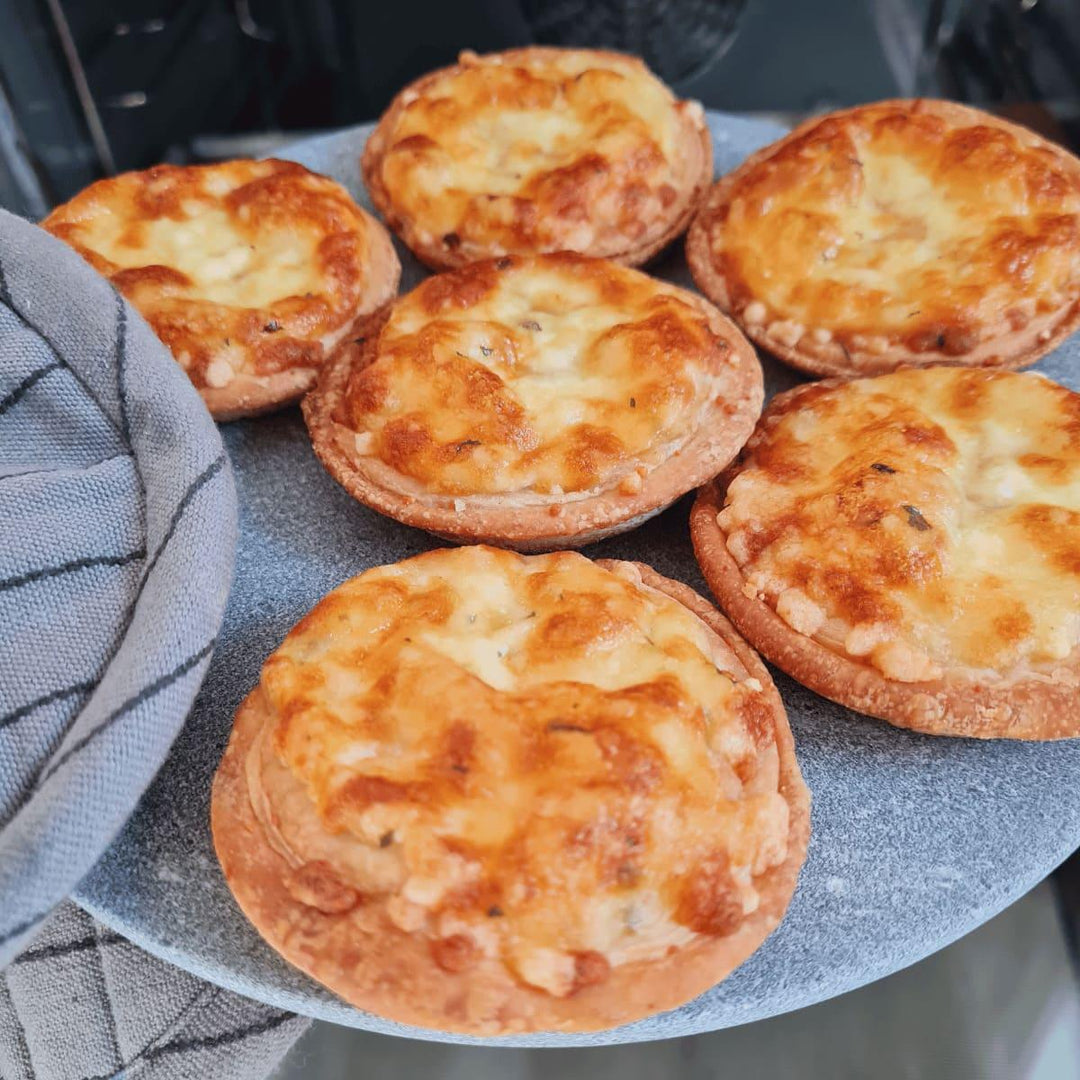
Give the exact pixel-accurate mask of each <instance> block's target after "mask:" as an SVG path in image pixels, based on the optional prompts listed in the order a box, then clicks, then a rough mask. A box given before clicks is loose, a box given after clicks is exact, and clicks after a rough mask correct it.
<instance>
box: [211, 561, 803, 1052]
mask: <svg viewBox="0 0 1080 1080" xmlns="http://www.w3.org/2000/svg"><path fill="white" fill-rule="evenodd" d="M599 565H600V566H605V567H607V568H610V567H612V566H613V565H617V564H614V563H612V562H610V561H601V562H600V563H599ZM632 565H634V566H635V567H636V569H637V570H638V572H639V573H640V575H641V580H642V582H643V583H644V584H645V585H647V586H649V587H651V588H654V589H657V590H659V591H661V592H663V593H666V594H667V595H668V596H670V597H672V598H673V599H675V600H676V601H678V602H679V603H681V604H682V605H683V606H684V607H687V608H689V610H691V611H692V612H693V613H694V614H695V615H697V616H698V617H699V618H700V619H702V621H703V622H705V623H706V625H707V626H708V627H709V628H710V629H711V630H712V631H713V632H714V633H715V634H716V635H717V636H718V637H719V638H720V639H721V640H722V641H723V642H724V643H725V644H726V645H727V646H728V648H730V650H731V651H732V652H733V653H734V654H735V656H736V658H737V659H738V661H739V662H740V663H741V664H742V665H743V667H744V668H745V669H746V672H747V673H748V675H750V676H753V677H755V678H757V679H758V680H759V681H760V682H761V684H762V686H763V687H764V688H765V692H766V694H767V695H768V697H769V699H770V703H771V705H772V709H773V715H774V717H775V739H776V748H777V753H778V757H779V792H780V794H781V795H782V796H783V798H784V799H785V801H786V802H787V804H788V809H789V826H788V850H787V856H786V858H785V859H784V861H783V862H782V863H780V864H778V865H777V866H774V867H772V868H770V869H769V870H768V871H766V872H765V873H764V874H761V875H759V876H758V877H756V878H755V885H756V887H757V890H758V892H759V894H760V897H761V904H760V906H759V907H758V909H757V910H756V911H754V912H753V913H752V914H751V915H749V916H747V918H746V919H745V920H744V921H743V923H742V924H741V925H740V927H739V929H738V930H736V931H735V932H734V933H733V934H730V935H728V936H727V937H706V938H702V939H700V940H698V941H696V942H694V943H693V944H692V945H690V946H688V947H686V948H682V949H678V950H676V951H674V952H673V953H671V954H670V955H667V956H664V957H662V958H659V959H656V960H652V961H638V962H635V963H631V964H626V965H622V966H619V967H616V968H613V969H612V971H611V974H610V976H609V978H608V979H607V980H606V981H605V982H603V983H600V984H595V985H592V986H586V987H583V988H582V989H580V990H579V991H577V992H576V993H574V994H572V995H570V996H569V997H564V998H557V997H553V996H552V995H550V994H547V993H546V992H544V991H542V990H538V989H535V988H533V987H530V986H527V985H525V984H523V983H519V982H518V981H517V980H516V979H514V978H513V976H511V975H510V974H509V972H508V971H507V970H506V968H505V967H504V966H503V965H502V963H501V962H500V961H498V960H486V961H482V962H481V964H480V965H479V966H478V967H475V968H473V969H472V970H470V971H468V972H466V973H451V972H447V971H445V970H443V969H442V968H440V967H438V966H437V965H436V964H435V963H434V961H433V960H432V958H431V954H430V951H429V947H428V944H427V941H426V939H425V938H424V937H422V936H420V935H412V934H409V933H406V932H405V931H403V930H401V929H400V928H399V927H397V926H396V925H395V924H394V923H393V922H391V921H390V919H389V918H388V917H387V915H386V913H385V908H384V902H383V901H378V900H376V901H371V902H368V903H363V902H362V903H361V904H360V905H358V906H357V907H355V908H354V909H353V910H352V911H349V912H346V913H344V914H339V915H327V914H324V913H322V912H321V911H318V910H316V909H314V908H311V907H307V906H306V905H304V904H301V903H299V902H298V901H297V900H296V899H294V897H293V896H292V894H291V893H290V892H289V891H288V889H287V888H286V886H285V885H284V883H283V880H284V876H285V874H286V872H287V870H288V869H289V867H288V864H287V863H286V861H285V860H284V859H283V858H282V856H281V855H280V854H278V852H277V851H276V850H275V849H274V848H273V847H271V846H270V844H269V843H268V841H267V839H266V836H265V834H264V832H263V829H262V826H261V825H260V824H259V822H258V820H257V818H256V817H255V814H254V811H253V810H252V806H251V801H250V798H249V796H248V787H247V778H246V775H245V760H246V758H247V755H248V752H249V750H250V749H251V746H252V742H253V740H254V739H255V737H256V735H257V734H258V732H259V730H260V728H261V727H262V725H263V724H264V723H265V722H266V719H267V716H266V711H265V710H266V706H265V702H264V700H263V697H262V694H261V691H260V690H259V689H258V688H256V689H255V690H254V691H253V692H252V693H251V694H250V695H249V696H248V697H247V699H246V700H245V701H244V702H243V704H242V705H241V706H240V709H239V711H238V712H237V715H236V721H235V725H234V727H233V732H232V736H231V738H230V740H229V744H228V748H227V749H226V751H225V756H224V758H223V759H222V762H221V765H220V767H219V768H218V771H217V774H216V775H215V777H214V783H213V793H212V801H211V826H212V830H213V839H214V847H215V849H216V851H217V855H218V859H219V861H220V863H221V867H222V871H223V873H224V875H225V879H226V881H227V882H228V885H229V888H230V889H231V890H232V893H233V896H234V897H235V898H236V901H237V903H238V904H239V905H240V908H241V909H242V910H243V912H244V914H245V915H246V916H247V917H248V919H249V920H250V921H251V922H252V923H253V924H254V926H255V928H256V929H257V930H258V931H259V933H260V934H261V935H262V936H263V938H265V939H266V941H267V942H268V943H269V944H270V945H271V946H272V947H273V948H274V949H275V950H276V951H277V952H278V953H280V954H281V955H282V956H283V957H284V958H285V959H286V960H288V961H289V962H290V963H291V964H293V965H295V966H296V967H298V968H300V969H301V970H302V971H304V972H306V973H307V974H309V975H311V976H312V977H313V978H315V979H317V980H318V981H319V982H321V983H323V984H324V985H325V986H327V987H329V988H330V989H331V990H333V991H334V992H335V993H337V994H338V995H339V996H341V997H342V998H343V999H344V1000H345V1001H347V1002H349V1003H350V1004H352V1005H355V1006H356V1007H358V1008H360V1009H364V1010H367V1011H369V1012H372V1013H376V1014H377V1015H379V1016H383V1017H386V1018H388V1019H391V1020H394V1021H397V1022H398V1023H402V1024H412V1025H416V1026H418V1027H427V1028H432V1029H435V1030H438V1031H447V1032H458V1033H462V1034H468V1035H477V1036H495V1035H511V1034H518V1033H522V1032H527V1031H562V1032H570V1031H596V1030H601V1029H604V1028H610V1027H615V1026H617V1025H619V1024H625V1023H629V1022H631V1021H633V1020H638V1019H640V1018H642V1017H645V1016H649V1015H651V1014H653V1013H656V1012H661V1011H663V1010H665V1009H671V1008H675V1007H676V1006H678V1005H681V1004H683V1003H684V1002H686V1001H688V1000H690V999H691V998H693V997H695V996H697V995H698V994H700V993H702V992H704V991H705V990H707V989H709V987H711V986H713V985H715V984H716V983H718V982H720V981H721V980H722V979H723V978H725V977H726V976H727V975H728V974H730V973H731V972H732V971H733V970H734V969H735V968H737V967H738V966H739V965H740V964H742V963H743V962H744V961H745V960H746V959H747V958H748V957H749V956H750V955H751V954H752V953H754V952H755V951H756V950H757V948H758V947H759V946H760V945H761V943H762V942H763V941H764V940H765V939H766V938H767V937H768V936H769V934H771V933H772V931H773V930H774V929H775V928H776V926H777V925H779V923H780V920H781V919H782V918H783V915H784V912H785V911H786V910H787V907H788V904H789V902H790V900H791V897H792V894H793V893H794V890H795V884H796V881H797V880H798V876H799V871H800V869H801V867H802V864H803V862H804V861H805V859H806V849H807V844H808V841H809V834H810V795H809V792H808V791H807V788H806V785H805V784H804V783H803V780H802V775H801V773H800V771H799V766H798V762H797V761H796V758H795V748H794V742H793V739H792V736H791V729H790V727H789V726H788V721H787V715H786V713H785V712H784V706H783V703H782V702H781V700H780V696H779V694H778V693H777V691H776V688H775V687H774V686H773V683H772V680H771V678H770V676H769V673H768V671H767V670H766V668H765V666H764V664H762V662H761V660H760V659H759V658H758V656H757V655H756V654H755V653H754V652H753V650H752V649H750V647H749V646H748V645H747V644H746V642H745V641H743V639H742V638H741V637H740V636H739V635H738V633H737V632H736V631H735V629H734V628H733V627H732V626H731V624H730V623H729V622H728V621H727V620H726V619H725V618H724V617H723V616H722V615H721V614H720V613H719V612H718V611H717V610H716V609H715V608H714V607H713V606H712V605H711V604H710V603H708V601H706V600H704V599H703V598H702V597H700V596H699V595H698V594H697V593H696V592H694V591H693V590H692V589H690V588H689V587H687V586H686V585H682V584H680V583H679V582H675V581H671V580H669V579H667V578H664V577H662V576H661V575H659V574H657V573H656V572H655V571H653V570H651V569H650V568H649V567H647V566H644V565H642V564H640V563H636V564H632ZM466 998H469V999H470V1000H471V1002H472V1005H471V1007H469V1008H467V1007H466V1004H465V1002H466Z"/></svg>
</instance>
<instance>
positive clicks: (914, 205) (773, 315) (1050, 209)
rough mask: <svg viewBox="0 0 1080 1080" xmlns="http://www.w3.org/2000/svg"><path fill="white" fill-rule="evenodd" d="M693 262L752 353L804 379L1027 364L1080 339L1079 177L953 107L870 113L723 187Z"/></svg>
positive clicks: (711, 201) (827, 121) (1062, 155)
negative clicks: (911, 368) (1075, 335)
mask: <svg viewBox="0 0 1080 1080" xmlns="http://www.w3.org/2000/svg"><path fill="white" fill-rule="evenodd" d="M762 251H767V252H768V253H769V255H768V258H767V259H762V258H761V254H760V253H761V252H762ZM686 257H687V261H688V262H689V264H690V269H691V272H692V273H693V276H694V280H695V281H696V282H697V284H698V286H699V287H700V288H701V290H702V291H703V292H704V293H705V294H706V296H708V297H710V298H711V299H712V300H713V301H714V302H715V303H716V304H718V305H719V306H720V307H721V308H722V309H723V310H724V311H727V312H729V313H731V315H732V316H733V318H735V320H736V321H737V322H738V323H739V325H740V326H741V327H742V328H743V330H744V331H745V332H746V334H747V335H748V336H749V337H750V338H751V340H752V341H754V342H755V343H756V344H757V345H760V346H761V347H762V348H764V349H767V350H768V351H769V352H771V353H773V354H774V355H776V356H778V357H780V358H781V359H782V360H784V361H786V362H787V363H789V364H791V365H792V366H793V367H797V368H801V369H802V370H804V371H810V372H815V373H818V374H823V375H857V374H863V375H871V374H876V373H878V372H884V371H891V370H893V369H894V368H896V367H899V366H901V365H924V364H938V363H948V364H964V365H1000V366H1004V367H1022V366H1024V365H1026V364H1031V363H1034V361H1036V360H1038V359H1039V357H1041V356H1044V355H1045V354H1046V353H1048V352H1050V351H1051V350H1052V349H1054V348H1055V347H1056V346H1057V345H1059V344H1060V343H1061V342H1062V341H1063V340H1064V339H1065V338H1066V337H1068V335H1070V334H1071V333H1072V332H1073V331H1074V330H1075V329H1076V328H1077V326H1078V325H1080V162H1078V161H1077V160H1076V158H1074V157H1073V156H1072V155H1070V154H1068V153H1067V152H1066V151H1064V150H1063V149H1062V148H1061V147H1058V146H1055V145H1053V144H1051V143H1049V142H1047V141H1046V140H1045V139H1042V138H1040V137H1039V136H1038V135H1036V134H1035V133H1034V132H1032V131H1029V130H1028V129H1026V128H1022V127H1019V126H1017V125H1015V124H1010V123H1008V122H1006V121H1004V120H999V119H997V118H996V117H993V116H990V115H988V114H986V113H983V112H980V111H979V110H976V109H971V108H968V107H967V106H963V105H956V104H953V103H952V102H947V101H929V100H913V101H883V102H880V103H877V104H874V105H864V106H859V107H858V108H854V109H847V110H844V111H842V112H837V113H832V114H829V115H827V116H824V117H816V118H814V119H812V120H808V121H806V122H805V123H804V124H801V125H799V126H798V127H797V128H795V130H794V131H792V132H791V134H789V135H787V136H786V137H785V138H783V139H780V140H779V141H778V142H775V143H773V144H772V145H770V146H767V147H765V148H764V149H762V150H760V151H758V152H757V153H756V154H753V155H751V156H750V157H749V158H748V159H747V160H746V161H745V162H744V163H743V164H742V165H741V166H739V168H737V169H735V170H734V171H733V172H731V173H729V174H728V175H727V176H725V177H723V178H721V180H720V181H719V182H718V183H717V184H715V185H714V186H713V188H712V190H711V191H710V193H709V195H708V196H707V198H706V200H705V204H704V206H703V208H702V210H701V212H700V213H699V214H698V216H697V218H696V219H695V221H694V224H693V226H692V227H691V229H690V232H689V234H688V235H687V241H686Z"/></svg>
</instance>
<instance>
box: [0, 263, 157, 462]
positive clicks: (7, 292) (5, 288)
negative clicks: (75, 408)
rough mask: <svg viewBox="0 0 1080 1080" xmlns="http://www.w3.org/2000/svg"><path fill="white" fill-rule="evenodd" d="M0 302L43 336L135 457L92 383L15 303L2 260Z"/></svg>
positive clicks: (51, 349) (59, 360) (129, 444)
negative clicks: (93, 388)
mask: <svg viewBox="0 0 1080 1080" xmlns="http://www.w3.org/2000/svg"><path fill="white" fill-rule="evenodd" d="M0 302H2V303H4V304H6V305H7V307H8V309H9V310H10V311H11V313H12V314H13V315H14V316H15V318H17V319H18V320H19V322H21V323H22V324H23V326H25V327H26V328H27V329H28V330H30V331H31V332H32V333H34V334H36V335H37V336H38V337H39V338H41V340H42V341H44V342H45V344H46V346H47V347H48V349H49V352H51V353H52V354H53V356H55V357H56V359H57V361H58V362H59V364H60V365H61V366H62V367H63V368H65V369H66V370H67V371H68V373H69V374H70V375H71V377H72V378H73V379H74V380H75V381H76V382H77V383H78V384H79V386H80V387H82V390H83V392H84V393H85V394H86V396H87V397H88V398H89V399H90V400H91V401H92V402H93V403H94V404H95V405H96V406H97V407H98V411H99V412H100V413H101V415H102V416H103V417H104V418H105V420H106V421H107V422H108V423H109V426H110V427H111V428H112V429H113V430H114V431H115V432H116V434H117V435H119V436H120V440H121V442H123V444H124V449H125V450H127V452H128V453H129V454H131V456H132V457H134V456H135V453H134V451H133V450H132V448H131V443H130V442H129V441H128V440H127V439H125V438H124V433H123V431H122V430H121V429H120V425H118V424H117V422H116V421H115V420H114V419H113V418H112V417H111V416H110V415H109V410H108V409H106V408H105V406H104V405H102V404H101V402H100V401H99V400H98V396H97V394H95V393H94V391H93V390H92V389H91V388H90V385H89V384H88V383H87V381H86V380H85V379H84V378H83V377H82V376H81V375H80V374H79V373H78V372H77V371H76V370H75V369H74V368H73V367H72V366H71V365H70V364H69V363H68V362H67V360H66V358H65V357H64V356H63V354H62V353H61V352H60V350H59V349H58V348H57V347H56V345H55V343H54V342H53V340H52V338H51V337H49V335H48V334H46V333H45V331H44V330H42V329H41V327H40V326H38V325H37V324H36V323H35V322H34V321H33V319H30V318H29V317H28V316H26V315H24V314H23V312H22V311H21V310H20V308H19V306H18V305H17V304H16V303H15V300H14V298H13V297H12V295H11V288H10V287H9V285H8V281H7V274H6V272H5V270H4V264H3V262H0ZM136 468H138V462H136Z"/></svg>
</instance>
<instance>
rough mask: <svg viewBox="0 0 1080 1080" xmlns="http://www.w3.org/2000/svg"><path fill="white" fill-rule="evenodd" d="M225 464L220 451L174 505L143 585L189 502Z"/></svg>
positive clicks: (125, 631)
mask: <svg viewBox="0 0 1080 1080" xmlns="http://www.w3.org/2000/svg"><path fill="white" fill-rule="evenodd" d="M224 464H225V452H224V451H222V452H221V453H220V454H218V456H217V457H216V458H214V460H213V461H211V462H210V464H209V465H207V466H206V468H205V469H203V471H202V472H201V473H199V475H198V476H196V477H195V479H194V480H192V481H191V483H190V484H189V485H188V489H187V491H185V492H184V495H183V498H181V500H180V501H179V502H178V503H177V504H176V509H175V510H174V511H173V516H172V517H171V518H170V519H169V527H168V529H166V530H165V535H164V536H163V537H162V538H161V543H160V544H158V546H157V551H155V552H154V557H153V558H152V559H151V560H150V562H149V563H148V564H147V566H146V570H145V571H144V572H143V584H144V585H145V584H146V579H147V578H149V577H150V575H151V574H152V573H153V572H154V567H155V566H157V564H158V559H160V558H161V556H162V554H163V553H164V551H165V548H166V546H167V545H168V543H169V541H170V540H171V539H172V537H173V533H174V532H176V527H177V526H178V525H179V524H180V519H181V518H182V517H183V516H184V511H185V510H186V509H187V508H188V506H189V505H190V504H191V500H192V499H194V498H195V496H196V495H197V494H198V493H199V491H200V490H201V489H202V488H204V487H205V486H206V485H207V484H208V483H209V482H210V481H211V480H212V479H213V478H214V477H215V476H217V474H218V473H219V472H221V469H222V466H223V465H224ZM141 595H142V587H141V586H140V588H139V593H138V596H136V598H135V600H136V603H137V602H138V598H139V596H141ZM134 611H135V608H134V605H133V606H132V609H131V613H129V616H128V619H129V621H130V617H131V614H134ZM123 632H124V633H125V634H126V633H127V627H126V626H125V627H124V631H123Z"/></svg>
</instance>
